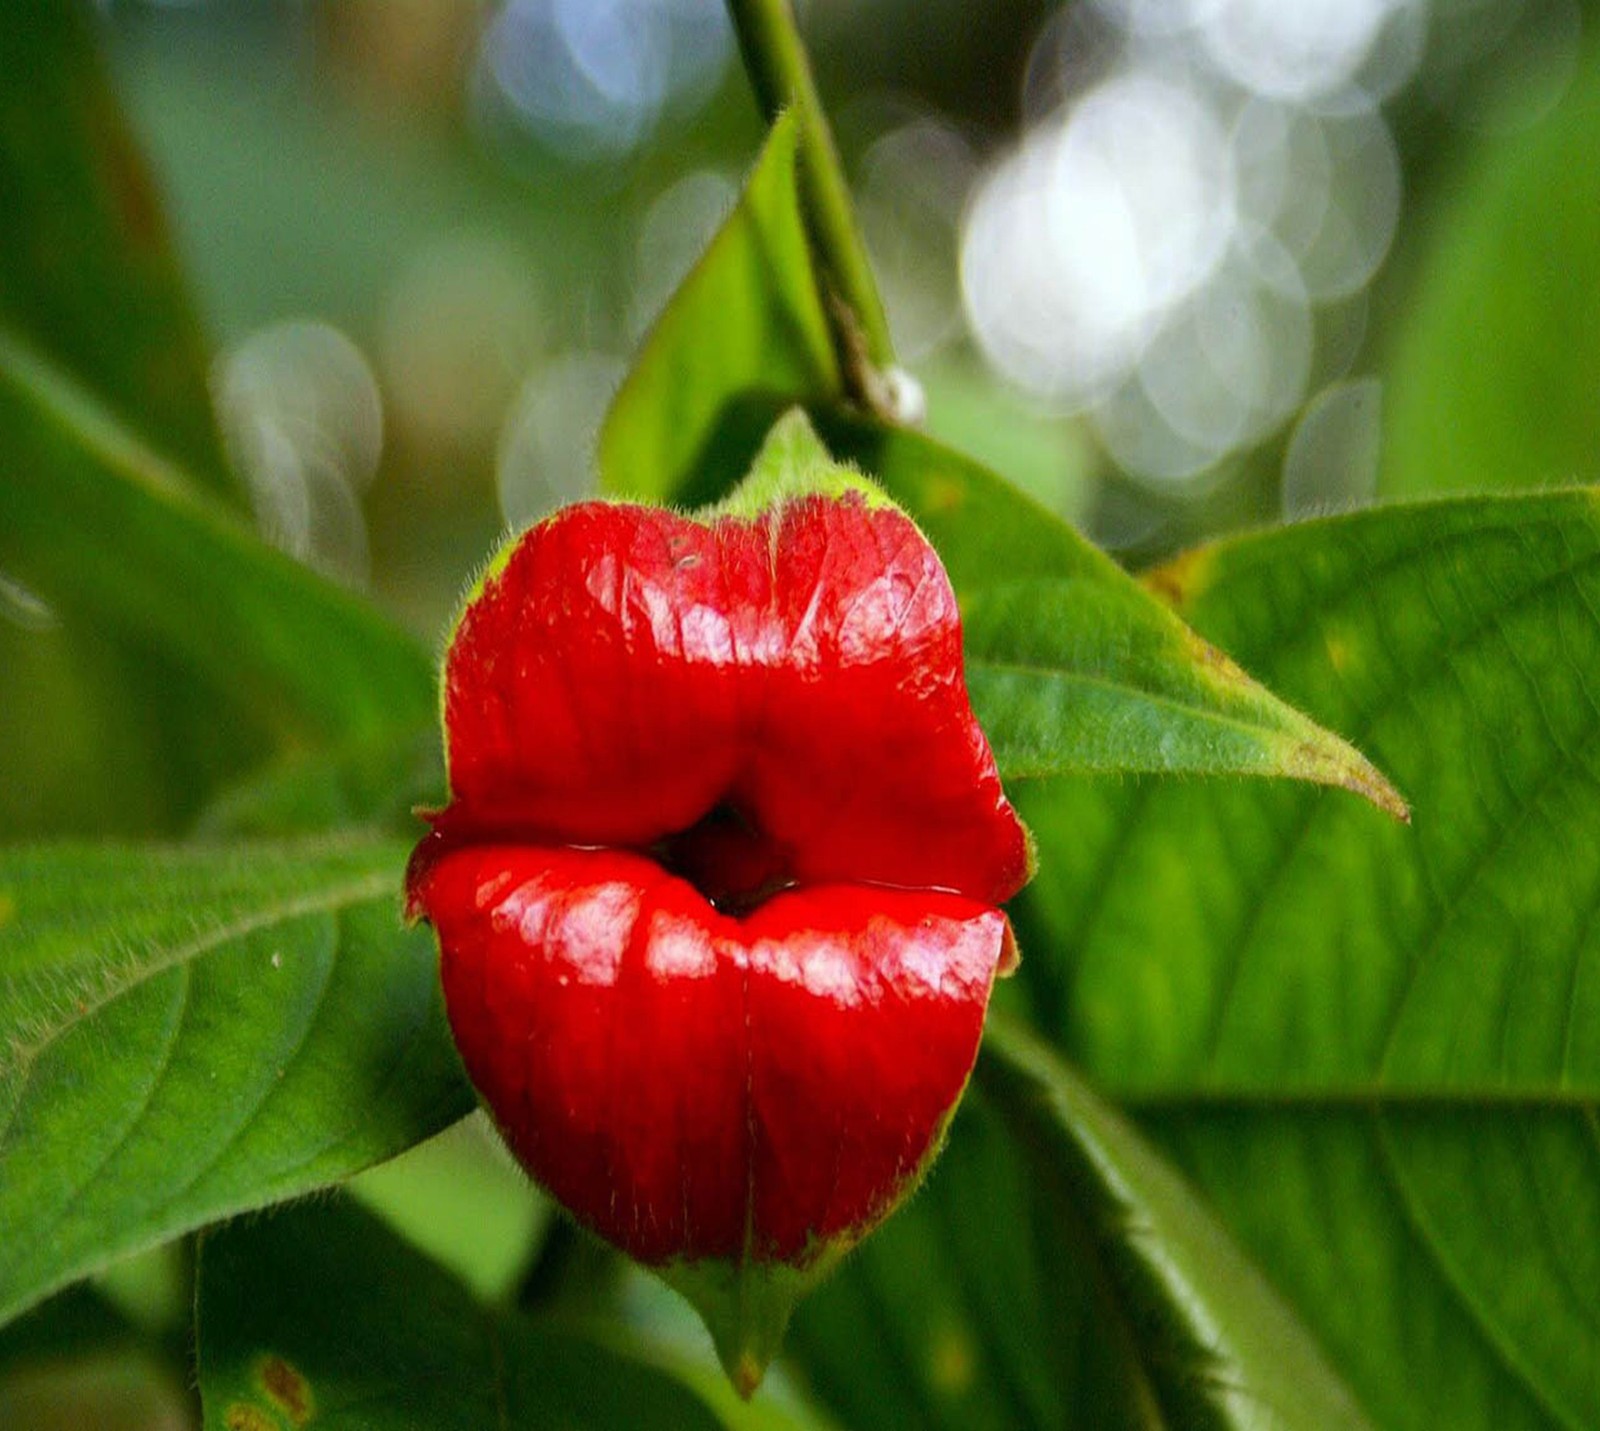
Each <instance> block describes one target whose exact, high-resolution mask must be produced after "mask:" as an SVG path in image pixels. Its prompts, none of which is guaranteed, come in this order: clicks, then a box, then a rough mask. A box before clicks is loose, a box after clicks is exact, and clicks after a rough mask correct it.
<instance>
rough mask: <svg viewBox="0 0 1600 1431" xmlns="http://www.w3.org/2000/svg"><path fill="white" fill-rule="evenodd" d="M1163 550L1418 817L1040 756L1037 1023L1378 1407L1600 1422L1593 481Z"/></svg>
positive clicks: (1286, 688) (1384, 1414)
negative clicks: (1107, 772) (1052, 777)
mask: <svg viewBox="0 0 1600 1431" xmlns="http://www.w3.org/2000/svg"><path fill="white" fill-rule="evenodd" d="M1156 581H1157V584H1158V585H1159V586H1160V587H1161V588H1162V589H1163V590H1165V591H1167V592H1168V593H1170V594H1171V595H1172V596H1173V597H1174V599H1175V600H1177V602H1178V604H1179V611H1180V614H1181V615H1183V616H1184V617H1186V618H1187V619H1188V620H1190V621H1191V622H1193V624H1194V625H1195V627H1196V628H1197V629H1198V630H1199V631H1201V632H1202V633H1204V634H1205V635H1206V636H1207V637H1209V638H1210V639H1212V640H1213V641H1215V642H1217V644H1218V645H1220V646H1221V647H1222V648H1223V649H1225V650H1227V651H1229V652H1230V653H1231V654H1233V655H1234V656H1236V657H1237V658H1238V659H1239V660H1240V661H1242V662H1244V663H1246V664H1248V665H1249V666H1250V667H1251V668H1252V669H1254V670H1257V671H1259V672H1260V673H1261V674H1262V675H1263V676H1264V677H1266V678H1267V679H1268V680H1270V681H1272V682H1273V683H1274V685H1275V687H1276V688H1277V689H1279V690H1282V691H1283V692H1285V694H1286V695H1288V696H1289V698H1290V699H1293V700H1296V701H1298V702H1300V703H1302V704H1303V705H1304V706H1305V707H1306V708H1307V709H1308V710H1309V711H1310V712H1311V713H1312V714H1313V715H1314V716H1316V717H1318V718H1320V719H1322V720H1323V721H1326V722H1328V723H1330V724H1333V725H1335V726H1337V727H1338V728H1341V729H1344V730H1348V731H1350V732H1352V733H1353V735H1354V736H1355V737H1356V738H1357V739H1358V740H1360V741H1361V743H1362V744H1363V746H1365V747H1366V748H1367V749H1370V750H1371V751H1372V752H1373V754H1374V756H1375V758H1376V759H1378V760H1379V761H1381V762H1382V763H1383V765H1384V767H1385V769H1387V770H1389V771H1390V772H1392V773H1393V775H1394V776H1395V778H1396V779H1397V781H1398V782H1399V783H1400V784H1401V786H1402V788H1404V789H1405V790H1406V792H1407V794H1408V795H1409V796H1410V797H1411V799H1412V801H1413V809H1414V812H1415V824H1414V826H1411V827H1405V826H1401V825H1397V824H1394V823H1392V822H1389V821H1386V820H1384V819H1383V818H1382V817H1381V816H1379V815H1377V814H1376V812H1374V811H1372V810H1370V809H1367V808H1365V807H1363V806H1361V805H1359V804H1358V803H1356V802H1354V801H1347V800H1341V799H1338V798H1336V797H1335V798H1330V797H1328V796H1327V795H1325V794H1322V793H1319V792H1317V791H1314V790H1310V789H1305V788H1296V787H1291V786H1287V785H1276V786H1269V785H1266V784H1260V783H1250V784H1241V783H1223V782H1206V783H1187V782H1179V781H1172V780H1157V779H1145V780H1132V781H1108V780H1102V781H1093V782H1080V783H1068V782H1056V783H1054V784H1046V785H1040V786H1036V787H1031V788H1025V789H1024V790H1023V791H1022V795H1023V804H1024V808H1025V813H1026V814H1027V815H1028V817H1029V819H1030V821H1031V824H1032V828H1033V830H1034V832H1035V834H1036V835H1037V837H1038V839H1039V846H1040V862H1041V869H1042V874H1041V876H1040V878H1039V880H1038V881H1036V883H1035V885H1034V886H1033V889H1032V890H1031V891H1030V892H1029V893H1028V894H1026V895H1025V896H1024V898H1023V901H1022V904H1021V906H1020V908H1019V910H1018V916H1019V920H1020V922H1021V926H1022V931H1021V932H1022V943H1023V951H1024V959H1023V965H1022V971H1023V972H1022V979H1023V980H1024V981H1025V984H1026V986H1027V988H1028V989H1029V990H1030V991H1031V993H1032V995H1033V1002H1034V1007H1035V1010H1036V1013H1037V1016H1038V1018H1039V1020H1040V1022H1041V1023H1042V1024H1043V1025H1044V1026H1046V1027H1048V1028H1050V1029H1051V1030H1052V1031H1053V1032H1054V1033H1055V1034H1056V1035H1057V1036H1058V1037H1059V1039H1060V1041H1061V1043H1062V1045H1063V1046H1064V1048H1065V1050H1066V1051H1067V1052H1068V1054H1069V1055H1070V1056H1071V1057H1072V1058H1073V1059H1074V1061H1076V1062H1077V1063H1079V1064H1080V1065H1081V1066H1083V1067H1085V1068H1086V1069H1087V1070H1088V1072H1089V1073H1090V1074H1091V1075H1092V1076H1093V1077H1094V1078H1095V1079H1096V1081H1097V1082H1099V1083H1100V1084H1101V1085H1103V1086H1104V1087H1106V1088H1107V1089H1108V1090H1110V1091H1111V1092H1113V1093H1114V1094H1116V1095H1118V1096H1119V1097H1121V1098H1122V1099H1123V1100H1125V1101H1126V1102H1128V1103H1130V1104H1131V1105H1132V1107H1133V1108H1134V1109H1135V1111H1136V1112H1137V1113H1138V1114H1139V1116H1140V1117H1141V1118H1142V1120H1143V1121H1144V1123H1145V1126H1146V1127H1147V1129H1149V1130H1150V1131H1153V1132H1154V1133H1156V1134H1157V1135H1158V1137H1159V1139H1160V1140H1161V1141H1162V1142H1164V1144H1165V1145H1166V1146H1167V1148H1168V1149H1169V1150H1171V1151H1173V1152H1174V1153H1176V1154H1177V1155H1178V1157H1179V1159H1180V1161H1181V1162H1182V1163H1183V1164H1184V1165H1185V1166H1186V1167H1187V1169H1188V1171H1189V1172H1190V1174H1191V1175H1192V1176H1193V1177H1194V1178H1195V1179H1196V1180H1197V1181H1198V1182H1199V1183H1200V1184H1201V1185H1202V1186H1203V1187H1204V1188H1205V1190H1206V1191H1207V1192H1209V1194H1210V1195H1211V1196H1212V1198H1213V1199H1214V1201H1215V1203H1216V1205H1217V1206H1218V1208H1219V1211H1220V1212H1221V1214H1222V1216H1223V1218H1224V1220H1225V1221H1227V1222H1228V1223H1229V1224H1230V1225H1231V1226H1232V1228H1233V1230H1234V1231H1235V1233H1236V1234H1237V1235H1238V1236H1239V1237H1240V1239H1241V1241H1242V1242H1243V1243H1244V1244H1245V1246H1246V1247H1247V1249H1248V1250H1250V1251H1252V1252H1254V1253H1255V1254H1256V1255H1257V1257H1258V1258H1259V1260H1260V1261H1261V1263H1262V1265H1263V1266H1264V1267H1265V1269H1266V1270H1267V1272H1268V1274H1269V1275H1270V1276H1271V1277H1272V1279H1273V1280H1274V1282H1275V1283H1276V1284H1277V1285H1278V1287H1279V1288H1280V1290H1281V1291H1283V1292H1284V1293H1285V1294H1286V1295H1287V1296H1288V1297H1289V1299H1290V1300H1291V1301H1292V1302H1293V1303H1295V1304H1296V1305H1297V1306H1298V1307H1299V1309H1300V1311H1301V1313H1302V1315H1303V1316H1304V1317H1305V1318H1306V1320H1307V1321H1308V1323H1310V1324H1311V1326H1312V1327H1313V1329H1314V1330H1315V1331H1316V1332H1317V1334H1318V1335H1319V1337H1320V1338H1321V1340H1322V1342H1323V1344H1324V1346H1325V1347H1326V1348H1327V1350H1328V1351H1329V1354H1330V1356H1331V1357H1332V1359H1333V1361H1334V1362H1335V1364H1336V1366H1338V1368H1339V1369H1340V1371H1341V1372H1342V1373H1343V1375H1344V1376H1345V1378H1346V1380H1347V1381H1348V1382H1349V1383H1350V1385H1351V1386H1352V1388H1353V1389H1354V1391H1355V1392H1356V1394H1357V1395H1358V1396H1359V1397H1360V1398H1361V1400H1362V1402H1363V1404H1364V1405H1365V1406H1366V1407H1367V1408H1368V1410H1369V1411H1370V1412H1371V1414H1372V1415H1373V1417H1374V1419H1375V1420H1376V1421H1377V1422H1378V1423H1379V1424H1381V1425H1384V1426H1395V1427H1425V1426H1438V1425H1441V1424H1447V1425H1450V1426H1452V1427H1457V1428H1473V1427H1485V1428H1487V1427H1497V1428H1511V1427H1535V1426H1538V1427H1548V1426H1574V1427H1575V1426H1588V1425H1594V1424H1596V1423H1597V1422H1600V1381H1597V1379H1596V1376H1595V1369H1596V1368H1597V1367H1600V1240H1597V1238H1596V1236H1595V1230H1596V1228H1597V1227H1600V1159H1597V1157H1596V1129H1597V1113H1600V935H1597V926H1596V925H1595V922H1594V920H1593V918H1592V917H1591V916H1592V914H1593V911H1594V908H1595V906H1596V903H1597V901H1600V754H1597V752H1600V704H1597V701H1596V695H1597V678H1596V677H1595V675H1594V674H1593V673H1594V672H1596V671H1600V617H1597V613H1600V515H1597V507H1596V499H1595V496H1594V494H1592V493H1589V492H1573V493H1563V494H1552V495H1549V496H1543V497H1528V498H1521V499H1501V500H1479V501H1474V502H1461V503H1452V504H1442V505H1433V506H1422V507H1415V508H1398V509H1394V510H1390V511H1375V512H1371V513H1366V514H1362V515H1360V516H1352V517H1346V518H1341V519H1337V520H1330V521H1322V522H1316V523H1311V524H1308V525H1305V526H1301V527H1294V528H1289V529H1285V530H1282V531H1279V532H1274V533H1267V534H1263V535H1260V536H1255V537H1250V538H1245V539H1242V540H1239V541H1235V542H1230V543H1226V544H1223V545H1221V546H1218V547H1214V548H1210V549H1206V550H1202V551H1201V552H1199V553H1197V554H1194V555H1192V556H1190V557H1188V558H1186V559H1183V560H1181V561H1179V562H1178V563H1176V564H1175V565H1173V566H1172V567H1169V568H1167V569H1166V570H1164V571H1163V572H1161V573H1159V574H1158V575H1157V577H1156Z"/></svg>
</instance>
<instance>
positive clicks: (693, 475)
mask: <svg viewBox="0 0 1600 1431" xmlns="http://www.w3.org/2000/svg"><path fill="white" fill-rule="evenodd" d="M795 151H796V131H795V124H794V120H793V117H792V116H787V115H786V116H784V117H783V118H781V119H779V121H778V122H777V123H776V124H775V125H773V127H772V132H771V133H770V134H769V135H768V137H767V142H766V145H765V147H764V148H763V149H762V151H761V156H760V158H759V159H758V160H757V162H756V166H755V169H754V170H753V171H752V173H751V175H750V178H749V181H748V182H747V183H746V185H745V190H744V194H743V195H742V196H741V198H740V200H739V203H738V206H737V207H736V208H735V209H734V210H733V212H732V213H731V214H730V215H729V216H728V219H727V221H726V222H725V223H724V224H723V226H722V228H721V229H720V230H719V231H718V232H717V235H716V237H715V238H714V239H713V240H712V241H711V246H710V247H709V248H708V249H707V250H706V252H705V254H704V255H703V256H702V257H701V259H700V261H699V263H698V264H696V265H695V267H694V269H693V271H692V272H691V273H690V274H689V276H688V277H687V278H686V279H685V280H684V281H683V284H682V286H681V287H680V288H679V289H678V291H677V293H676V294H675V295H674V296H673V298H672V301H671V302H670V303H669V304H668V305H667V309H666V311H665V312H664V313H663V314H662V315H661V317H660V319H658V320H657V322H656V325H655V327H654V328H653V329H652V330H651V332H650V335H649V336H648V337H647V338H646V339H645V343H644V347H643V348H642V350H641V351H640V353H639V356H638V359H637V361H636V362H635V363H634V366H633V369H632V371H631V372H630V373H629V374H628V376H627V378H626V379H625V380H624V382H623V384H622V388H621V390H620V391H619V392H618V393H617V396H616V398H615V400H614V401H613V402H612V405H611V409H610V411H609V412H608V413H607V414H606V419H605V423H604V425H603V426H602V428H601V430H600V443H599V453H598V460H599V464H600V481H601V485H602V487H603V488H604V489H605V490H606V491H608V492H612V493H615V494H618V495H622V496H630V497H641V498H647V499H654V500H658V501H671V502H676V503H679V504H682V505H686V506H701V505H704V504H705V503H708V502H710V501H713V500H714V499H715V498H717V497H718V496H720V495H722V493H723V492H725V491H726V490H727V489H728V488H729V487H731V486H732V485H733V483H734V482H735V481H736V480H737V479H738V477H739V476H740V475H741V474H742V473H743V472H744V471H745V470H746V469H747V468H748V467H749V465H750V460H751V458H752V457H753V456H754V454H755V451H756V448H757V447H758V446H759V445H760V443H761V439H762V438H763V436H765V434H766V431H767V429H768V428H769V427H770V426H771V425H772V422H773V420H774V418H775V417H776V416H777V414H778V413H779V412H781V411H782V410H783V409H785V408H788V407H790V406H792V405H793V404H795V403H797V402H816V401H821V400H825V399H831V398H837V397H839V396H840V394H841V393H842V391H843V388H842V383H841V379H840V375H839V369H838V363H837V361H836V359H835V357H834V353H833V347H832V343H831V340H830V338H829V334H828V322H827V316H826V314H825V313H824V312H823V309H822V300H821V298H820V297H819V296H818V293H817V287H816V281H815V278H814V276H813V273H812V268H811V258H810V252H809V249H808V248H807V241H806V231H805V224H804V222H803V221H802V218H801V214H800V203H799V196H798V191H797V189H796V176H795ZM752 400H753V401H752Z"/></svg>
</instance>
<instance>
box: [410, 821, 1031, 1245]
mask: <svg viewBox="0 0 1600 1431" xmlns="http://www.w3.org/2000/svg"><path fill="white" fill-rule="evenodd" d="M418 895H419V898H420V899H421V900H422V902H423V904H424V905H425V906H426V907H427V908H428V909H429V910H430V911H432V917H433V919H434V921H435V923H436V925H437V927H438V931H439V938H440V941H441V943H442V945H443V947H444V948H445V950H446V951H447V957H446V959H445V961H444V981H445V994H446V999H447V1003H448V1006H449V1010H450V1019H451V1023H452V1026H453V1027H454V1029H455V1033H456V1039H457V1042H458V1044H459V1046H460V1048H461V1051H462V1054H463V1057H464V1058H465V1060H466V1064H467V1069H468V1072H469V1073H470V1074H471V1075H472V1079H473V1082H474V1083H476V1084H477V1086H478V1088H479V1089H480V1090H481V1091H482V1093H483V1095H484V1097H485V1098H486V1099H487V1101H488V1103H489V1106H490V1107H491V1108H493V1109H494V1110H495V1113H496V1115H497V1116H498V1118H499V1120H500V1123H501V1125H502V1127H503V1128H504V1130H505V1132H506V1134H507V1137H508V1139H509V1141H510V1142H511V1144H512V1147H513V1148H514V1150H515V1151H516V1153H517V1155H518V1156H519V1158H521V1160H522V1161H523V1163H524V1164H525V1166H526V1167H527V1168H528V1170H529V1171H530V1172H531V1173H532V1174H533V1175H534V1176H535V1177H536V1178H538V1180H539V1181H540V1182H541V1183H543V1184H544V1186H545V1187H546V1188H548V1189H549V1190H550V1192H551V1193H552V1194H553V1195H554V1196H555V1197H556V1198H558V1199H559V1200H560V1201H561V1202H563V1203H565V1204H566V1205H567V1206H568V1207H569V1208H571V1209H573V1210H575V1211H576V1212H577V1213H578V1214H579V1215H580V1217H581V1218H582V1220H583V1221H585V1222H586V1223H588V1224H589V1226H591V1227H592V1228H593V1229H594V1230H595V1231H596V1232H598V1233H600V1235H601V1236H603V1237H605V1238H607V1239H609V1240H610V1241H612V1242H613V1243H615V1244H616V1245H618V1246H619V1247H622V1248H624V1249H625V1250H626V1251H628V1252H629V1253H631V1254H632V1255H633V1256H635V1257H637V1258H639V1259H640V1260H642V1261H645V1262H662V1261H666V1260H668V1259H671V1258H674V1257H685V1258H689V1259H695V1258H700V1257H729V1258H732V1257H737V1256H739V1255H741V1254H742V1253H743V1252H744V1251H745V1250H746V1246H745V1238H746V1228H747V1221H746V1219H747V1212H748V1226H749V1229H750V1234H751V1244H750V1247H749V1249H748V1250H749V1252H750V1254H751V1255H752V1256H755V1257H757V1258H775V1259H781V1260H783V1261H786V1262H795V1263H801V1262H804V1261H805V1260H806V1258H807V1253H808V1250H812V1249H814V1246H815V1243H816V1242H817V1240H819V1239H827V1238H830V1237H833V1236H836V1235H838V1234H841V1233H848V1232H850V1231H852V1230H854V1229H858V1228H861V1227H863V1226H864V1225H867V1224H870V1223H871V1222H873V1221H875V1220H876V1218H877V1217H878V1216H879V1215H881V1214H882V1213H883V1212H884V1211H886V1210H887V1209H888V1207H889V1206H890V1205H891V1204H892V1203H893V1201H894V1200H895V1198H896V1196H897V1195H898V1194H899V1193H900V1192H901V1191H902V1190H903V1188H904V1186H905V1184H906V1183H907V1181H908V1180H910V1179H912V1178H913V1177H914V1176H915V1174H916V1172H917V1171H918V1169H919V1168H920V1166H921V1164H922V1162H923V1160H924V1158H925V1157H926V1156H927V1154H928V1152H929V1150H930V1146H931V1144H932V1142H933V1140H934V1138H935V1136H936V1134H937V1132H938V1129H939V1127H940V1124H941V1120H942V1119H943V1116H944V1114H945V1113H946V1112H947V1111H948V1110H949V1109H950V1107H951V1105H952V1104H953V1103H954V1102H955V1099H956V1097H957V1095H958V1094H959V1093H960V1091H961V1087H962V1085H963V1084H964V1083H965V1081H966V1078H967V1074H968V1073H969V1071H970V1070H971V1068H972V1062H973V1059H974V1057H975V1056H976V1054H977V1049H978V1039H979V1036H980V1034H981V1032H982V1027H983V1014H984V1007H985V1004H986V1003H987V1000H988V994H989V986H990V982H991V980H992V979H993V977H994V971H995V966H996V963H997V961H998V960H999V958H1000V956H1001V952H1002V948H1003V946H1004V943H1005V941H1006V939H1007V938H1008V937H1009V936H1008V930H1007V925H1006V918H1005V916H1004V915H1003V914H1002V913H1000V911H998V910H996V909H992V908H989V907H986V906H984V905H980V904H977V903H975V902H974V901H972V900H968V899H964V898H962V897H961V896H958V895H950V894H939V893H921V892H913V891H897V890H879V889H863V888H860V887H857V886H819V887H816V888H810V889H803V890H794V891H790V892H788V893H785V894H782V895H779V896H777V897H775V898H773V899H771V900H769V901H768V902H767V903H765V904H763V905H762V906H761V907H760V908H759V909H758V910H756V911H755V912H754V913H753V914H751V915H749V916H748V917H747V918H745V919H742V920H735V919H730V918H728V917H727V916H724V915H721V914H718V913H717V912H716V911H715V910H713V909H712V908H711V906H710V905H709V904H708V903H707V902H706V901H705V899H703V898H702V897H701V896H700V895H699V894H698V892H697V891H695V890H694V889H693V888H692V887H691V886H690V885H688V884H686V883H685V882H684V881H682V880H679V879H676V878H674V877H673V876H670V875H668V874H666V873H664V872H663V871H662V870H661V868H660V867H659V866H658V865H656V864H654V863H653V862H652V861H650V860H647V859H643V858H641V857H639V856H637V855H632V854H626V853H621V852H616V851H605V850H601V851H594V850H569V849H538V848H531V847H527V846H498V845H484V846H477V847H473V848H470V849H464V850H458V851H455V852H453V853H448V854H445V855H443V856H442V857H441V858H440V859H439V860H438V861H437V862H436V863H433V864H431V865H429V866H427V867H425V868H424V869H423V870H422V871H421V873H420V875H419V888H418Z"/></svg>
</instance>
